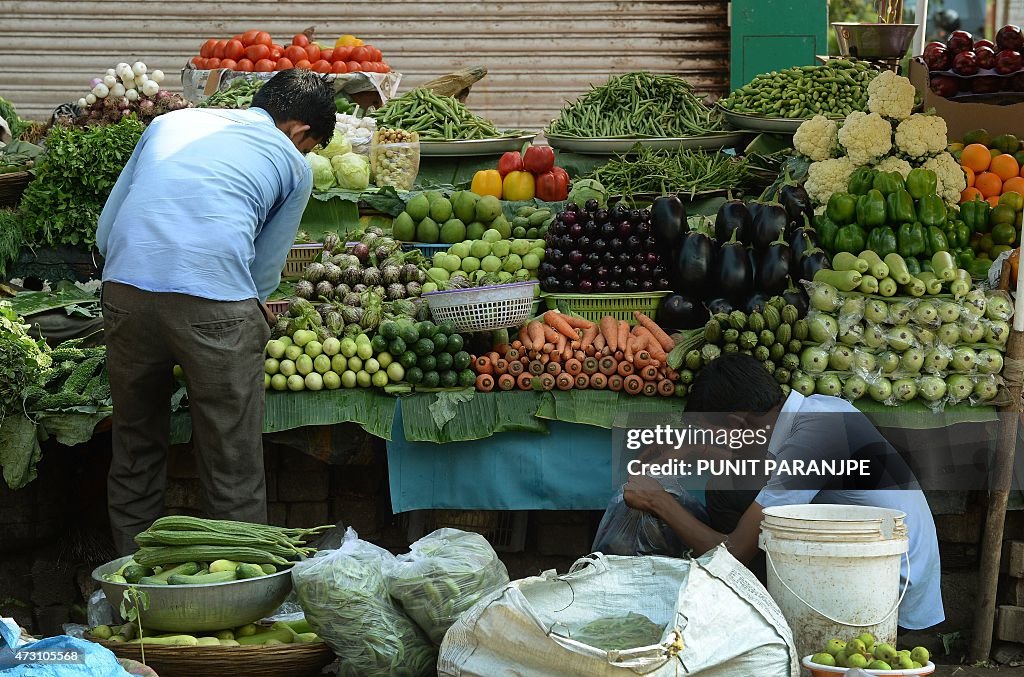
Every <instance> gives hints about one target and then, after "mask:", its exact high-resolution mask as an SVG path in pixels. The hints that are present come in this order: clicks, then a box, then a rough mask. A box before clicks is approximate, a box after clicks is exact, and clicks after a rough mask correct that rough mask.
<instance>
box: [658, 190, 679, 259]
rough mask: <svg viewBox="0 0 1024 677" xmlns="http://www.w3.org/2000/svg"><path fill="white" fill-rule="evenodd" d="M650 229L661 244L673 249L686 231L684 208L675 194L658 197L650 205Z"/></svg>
mask: <svg viewBox="0 0 1024 677" xmlns="http://www.w3.org/2000/svg"><path fill="white" fill-rule="evenodd" d="M651 230H652V231H653V233H654V237H656V238H658V242H659V243H660V244H661V246H663V247H666V248H667V249H668V250H674V249H676V248H677V247H678V246H679V239H680V238H681V237H682V236H683V233H685V232H686V209H685V207H683V201H682V200H680V199H679V198H678V197H676V196H675V195H672V196H669V197H659V198H656V199H655V200H654V204H652V205H651Z"/></svg>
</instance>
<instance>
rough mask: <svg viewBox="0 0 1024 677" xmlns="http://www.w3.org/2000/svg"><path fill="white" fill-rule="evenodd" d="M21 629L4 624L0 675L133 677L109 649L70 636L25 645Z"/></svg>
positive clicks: (0, 635) (0, 627)
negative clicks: (22, 641)
mask: <svg viewBox="0 0 1024 677" xmlns="http://www.w3.org/2000/svg"><path fill="white" fill-rule="evenodd" d="M19 636H20V632H19V630H18V626H17V625H16V624H15V623H14V622H13V621H11V620H10V619H2V622H0V673H3V675H4V677H78V676H80V677H131V675H129V674H128V673H127V672H126V671H125V669H124V668H122V667H121V664H120V663H118V662H117V656H115V655H114V654H113V653H112V652H111V651H110V650H109V649H106V648H104V647H102V646H100V645H99V644H96V643H94V642H89V641H87V640H84V639H76V638H74V637H69V636H67V635H57V636H56V637H47V638H46V639H41V640H39V641H38V642H28V643H21V640H20V638H19ZM19 654H20V655H19Z"/></svg>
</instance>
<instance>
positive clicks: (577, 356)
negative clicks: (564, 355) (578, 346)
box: [572, 350, 587, 362]
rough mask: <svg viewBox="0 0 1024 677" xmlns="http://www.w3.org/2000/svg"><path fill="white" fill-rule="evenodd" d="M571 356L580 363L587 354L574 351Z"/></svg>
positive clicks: (581, 351) (582, 351)
mask: <svg viewBox="0 0 1024 677" xmlns="http://www.w3.org/2000/svg"><path fill="white" fill-rule="evenodd" d="M572 356H573V358H574V359H577V360H579V361H580V362H582V361H583V360H584V359H585V358H586V357H587V352H586V351H585V350H574V351H573V353H572Z"/></svg>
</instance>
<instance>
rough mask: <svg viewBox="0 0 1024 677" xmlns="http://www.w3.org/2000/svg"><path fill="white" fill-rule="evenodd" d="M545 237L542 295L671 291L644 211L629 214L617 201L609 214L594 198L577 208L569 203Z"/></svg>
mask: <svg viewBox="0 0 1024 677" xmlns="http://www.w3.org/2000/svg"><path fill="white" fill-rule="evenodd" d="M544 239H545V242H546V245H547V247H546V248H545V250H544V262H543V263H542V264H541V266H540V279H541V288H542V289H543V290H544V291H547V292H569V293H574V292H579V293H581V294H589V293H592V292H596V293H602V292H612V293H617V292H627V293H629V292H649V291H664V290H667V289H669V288H670V287H671V283H670V282H669V279H668V266H667V263H668V261H667V259H666V258H665V256H664V255H663V249H662V247H660V246H659V243H658V240H657V239H656V238H655V237H654V234H653V231H652V228H651V214H650V212H649V210H639V209H632V210H631V209H629V208H628V207H627V206H626V205H625V204H624V203H622V202H620V203H618V204H616V205H615V206H614V207H612V208H611V209H610V210H609V209H603V208H602V207H601V206H600V203H599V202H598V201H597V200H588V201H587V202H586V203H585V205H584V207H583V208H582V209H581V208H580V207H578V206H577V205H576V204H575V203H571V204H569V205H568V206H567V207H566V208H565V211H563V212H561V213H560V214H559V215H558V216H557V217H556V218H555V220H554V222H552V224H551V226H550V228H549V229H548V232H547V234H546V235H545V236H544Z"/></svg>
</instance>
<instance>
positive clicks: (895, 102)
mask: <svg viewBox="0 0 1024 677" xmlns="http://www.w3.org/2000/svg"><path fill="white" fill-rule="evenodd" d="M916 91H917V90H915V89H914V85H913V84H911V82H910V80H908V79H907V78H905V77H903V76H902V75H897V74H896V73H894V72H893V71H883V72H882V73H880V74H879V75H878V76H877V77H875V79H874V80H872V81H871V84H869V85H868V110H869V111H871V112H872V113H878V114H879V115H881V116H884V117H887V118H892V119H893V120H904V119H906V118H907V116H909V115H910V111H912V110H913V109H914V95H915V93H916Z"/></svg>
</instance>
